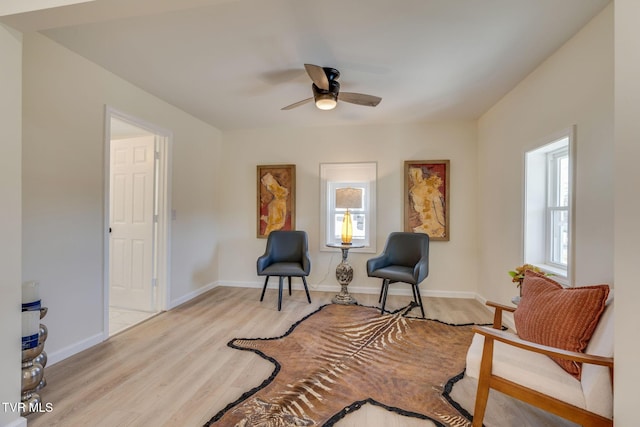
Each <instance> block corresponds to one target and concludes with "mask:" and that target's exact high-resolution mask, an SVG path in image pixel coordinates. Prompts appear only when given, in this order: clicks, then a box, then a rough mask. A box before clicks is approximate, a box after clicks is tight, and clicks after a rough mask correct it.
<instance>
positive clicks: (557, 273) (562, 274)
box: [536, 264, 570, 287]
mask: <svg viewBox="0 0 640 427" xmlns="http://www.w3.org/2000/svg"><path fill="white" fill-rule="evenodd" d="M536 267H539V268H540V269H541V270H542V271H544V272H545V273H547V274H550V275H551V278H552V279H553V280H555V281H556V282H558V283H560V284H561V285H562V286H564V287H569V286H570V283H569V278H568V277H567V271H566V270H563V269H561V268H558V267H554V266H551V265H547V264H536Z"/></svg>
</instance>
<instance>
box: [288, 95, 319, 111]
mask: <svg viewBox="0 0 640 427" xmlns="http://www.w3.org/2000/svg"><path fill="white" fill-rule="evenodd" d="M310 101H313V98H307V99H303V100H302V101H298V102H295V103H293V104H291V105H287V106H286V107H282V108H281V110H291V109H292V108H296V107H299V106H301V105H304V104H306V103H307V102H310Z"/></svg>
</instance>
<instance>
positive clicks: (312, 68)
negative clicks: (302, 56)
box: [304, 64, 329, 90]
mask: <svg viewBox="0 0 640 427" xmlns="http://www.w3.org/2000/svg"><path fill="white" fill-rule="evenodd" d="M304 68H305V70H307V74H309V77H311V80H313V83H315V85H316V86H318V87H319V88H320V89H322V90H329V79H328V78H327V74H326V73H325V72H324V68H322V67H319V66H317V65H313V64H304Z"/></svg>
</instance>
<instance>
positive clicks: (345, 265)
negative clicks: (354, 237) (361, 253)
mask: <svg viewBox="0 0 640 427" xmlns="http://www.w3.org/2000/svg"><path fill="white" fill-rule="evenodd" d="M327 247H329V248H336V249H340V250H342V262H341V263H340V264H338V266H337V267H336V279H338V283H340V286H342V289H341V290H340V293H339V294H338V295H336V296H335V297H333V299H332V300H331V302H333V303H334V304H356V303H357V301H356V299H355V298H354V297H353V296H351V294H349V291H348V290H347V287H348V286H349V283H351V280H352V279H353V267H351V265H350V264H349V262H348V261H347V257H348V256H349V249H356V248H364V245H345V244H342V243H327Z"/></svg>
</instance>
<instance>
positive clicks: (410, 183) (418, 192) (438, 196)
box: [404, 160, 450, 241]
mask: <svg viewBox="0 0 640 427" xmlns="http://www.w3.org/2000/svg"><path fill="white" fill-rule="evenodd" d="M404 231H410V232H415V233H426V234H428V235H429V238H430V239H431V240H444V241H448V240H449V233H450V231H449V160H410V161H409V160H408V161H405V162H404Z"/></svg>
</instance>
